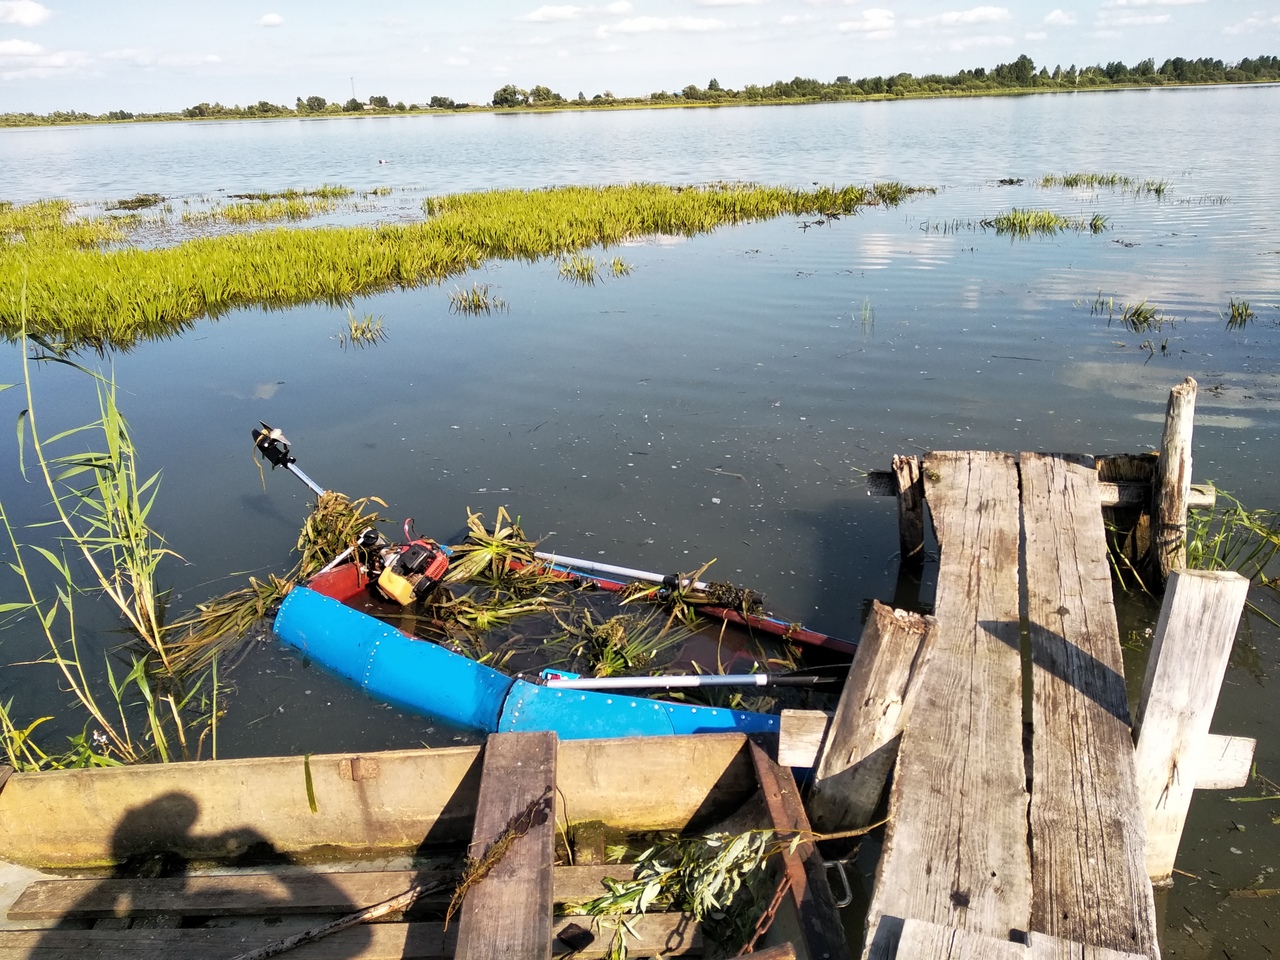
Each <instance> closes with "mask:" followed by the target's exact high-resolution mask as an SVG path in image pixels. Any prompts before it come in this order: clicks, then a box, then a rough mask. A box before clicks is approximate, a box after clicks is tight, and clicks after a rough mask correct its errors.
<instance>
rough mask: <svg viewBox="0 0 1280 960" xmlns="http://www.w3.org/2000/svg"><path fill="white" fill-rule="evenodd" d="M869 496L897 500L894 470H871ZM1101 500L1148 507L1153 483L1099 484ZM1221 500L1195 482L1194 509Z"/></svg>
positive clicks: (1211, 487) (1190, 493) (1108, 503)
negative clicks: (895, 498) (894, 498)
mask: <svg viewBox="0 0 1280 960" xmlns="http://www.w3.org/2000/svg"><path fill="white" fill-rule="evenodd" d="M867 495H868V496H871V497H896V496H897V495H898V477H897V475H896V474H895V473H894V472H893V471H892V470H869V471H867ZM1098 499H1099V501H1100V502H1101V504H1102V506H1104V507H1147V506H1149V505H1150V503H1151V484H1150V483H1149V482H1146V483H1143V482H1139V481H1125V480H1118V481H1106V480H1104V481H1102V482H1101V483H1099V484H1098ZM1217 500H1218V491H1217V488H1215V487H1214V485H1213V484H1211V483H1193V484H1191V489H1190V490H1189V491H1188V493H1187V506H1188V507H1189V508H1190V509H1192V510H1207V509H1210V508H1212V507H1213V505H1214V504H1215V503H1217Z"/></svg>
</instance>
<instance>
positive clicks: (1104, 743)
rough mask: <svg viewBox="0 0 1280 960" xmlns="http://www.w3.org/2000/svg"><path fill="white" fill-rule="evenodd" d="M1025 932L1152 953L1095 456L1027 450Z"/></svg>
mask: <svg viewBox="0 0 1280 960" xmlns="http://www.w3.org/2000/svg"><path fill="white" fill-rule="evenodd" d="M1021 473H1022V516H1023V525H1024V528H1025V531H1026V579H1027V620H1028V629H1029V634H1030V641H1031V662H1032V714H1031V717H1032V719H1031V723H1032V731H1033V734H1032V751H1031V752H1032V758H1033V766H1032V783H1033V785H1034V786H1033V789H1032V791H1031V811H1030V822H1031V849H1032V863H1031V877H1032V908H1031V929H1032V930H1033V931H1037V932H1041V933H1046V934H1050V935H1052V936H1055V937H1058V938H1061V939H1064V940H1069V941H1074V942H1078V943H1087V944H1091V945H1094V946H1102V947H1107V948H1110V949H1115V950H1128V951H1130V952H1134V953H1139V954H1143V955H1146V956H1156V955H1158V947H1157V944H1156V913H1155V901H1154V899H1153V896H1152V892H1151V883H1150V881H1149V880H1148V879H1147V875H1146V868H1145V864H1144V851H1145V828H1144V824H1143V820H1142V816H1141V813H1140V807H1139V804H1138V789H1137V781H1136V776H1135V773H1134V758H1133V734H1132V730H1131V728H1130V725H1129V701H1128V695H1127V692H1126V689H1125V682H1124V663H1123V655H1122V652H1121V649H1120V631H1119V627H1118V626H1117V624H1116V615H1115V605H1114V601H1113V599H1112V596H1111V570H1110V566H1109V565H1108V562H1107V544H1106V534H1105V531H1104V529H1103V525H1102V512H1101V510H1100V508H1099V506H1098V496H1097V471H1096V470H1095V468H1094V464H1093V458H1092V457H1065V456H1057V455H1050V454H1030V453H1024V454H1023V455H1022V457H1021Z"/></svg>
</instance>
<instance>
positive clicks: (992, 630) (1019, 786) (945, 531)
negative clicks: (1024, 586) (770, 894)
mask: <svg viewBox="0 0 1280 960" xmlns="http://www.w3.org/2000/svg"><path fill="white" fill-rule="evenodd" d="M924 466H925V470H924V473H925V493H926V496H927V498H928V503H929V510H930V513H931V514H932V516H933V521H934V528H935V532H936V533H937V536H938V543H939V545H940V547H941V556H940V560H939V570H938V586H937V595H936V600H935V604H934V616H935V617H936V618H937V622H938V626H937V636H936V637H935V638H934V640H933V648H932V652H931V655H930V660H929V664H928V666H927V668H926V669H925V671H924V674H923V676H922V678H921V683H920V687H919V690H918V691H917V692H916V694H915V696H914V698H913V703H912V707H911V723H910V724H909V725H908V726H907V729H906V730H905V731H904V732H903V735H902V743H901V745H900V747H899V750H898V763H897V767H896V772H895V774H894V783H893V789H892V790H891V791H890V804H891V806H890V811H891V817H892V819H891V820H890V823H889V826H888V828H887V832H886V835H885V845H884V850H883V853H882V855H881V858H880V865H879V868H878V870H877V874H876V887H875V892H874V894H873V896H872V901H871V907H870V911H869V914H868V919H867V929H868V936H867V943H868V944H869V945H870V947H869V949H868V954H867V955H869V956H872V957H888V956H892V953H891V952H886V951H890V950H892V949H893V948H895V947H896V932H895V931H893V930H888V931H887V932H886V935H885V936H877V927H878V925H879V923H880V918H881V917H882V916H888V917H901V918H906V919H918V920H927V921H930V922H933V923H937V924H939V925H941V926H945V927H959V928H961V929H964V930H967V931H969V932H972V933H978V934H982V935H985V936H990V937H995V938H997V939H1000V938H1006V939H1007V938H1008V937H1009V934H1010V931H1021V930H1026V929H1027V925H1028V921H1029V919H1030V914H1031V876H1030V874H1031V867H1030V860H1029V856H1028V852H1027V793H1026V772H1025V769H1024V764H1023V752H1022V663H1021V656H1020V653H1019V611H1018V529H1019V517H1018V477H1017V469H1016V464H1015V463H1014V460H1013V458H1012V457H1011V456H1009V455H1008V454H1000V453H982V452H959V453H938V454H934V455H933V456H931V457H929V458H928V459H926V461H925V465H924Z"/></svg>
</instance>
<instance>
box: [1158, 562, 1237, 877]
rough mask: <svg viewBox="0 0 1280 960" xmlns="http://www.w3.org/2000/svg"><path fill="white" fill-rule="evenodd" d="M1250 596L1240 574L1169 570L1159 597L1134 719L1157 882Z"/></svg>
mask: <svg viewBox="0 0 1280 960" xmlns="http://www.w3.org/2000/svg"><path fill="white" fill-rule="evenodd" d="M1248 591H1249V581H1248V580H1246V579H1245V578H1244V577H1242V576H1240V575H1239V574H1238V573H1231V572H1223V571H1209V570H1175V571H1173V573H1172V574H1171V575H1170V578H1169V583H1168V587H1167V589H1166V590H1165V595H1164V603H1163V605H1162V606H1161V607H1160V619H1159V621H1158V622H1157V624H1156V634H1155V639H1154V640H1153V642H1152V646H1151V655H1150V657H1149V659H1148V664H1147V675H1146V679H1145V681H1144V682H1143V688H1142V701H1141V703H1140V705H1139V714H1138V725H1139V731H1138V754H1137V768H1138V790H1139V793H1140V796H1141V804H1142V811H1143V815H1144V816H1145V818H1146V825H1147V870H1148V872H1149V874H1150V876H1151V879H1152V881H1153V882H1155V883H1167V882H1168V881H1169V880H1170V878H1171V876H1172V874H1173V864H1174V860H1175V858H1176V857H1177V854H1178V842H1179V840H1180V839H1181V837H1182V826H1183V823H1184V822H1185V821H1186V817H1187V808H1188V806H1189V805H1190V803H1191V791H1192V790H1193V789H1194V787H1195V784H1196V780H1197V777H1198V773H1197V770H1196V764H1197V762H1198V761H1199V758H1200V756H1201V753H1200V751H1201V749H1202V747H1201V744H1202V743H1203V740H1204V737H1205V735H1206V734H1207V733H1208V732H1209V722H1210V720H1211V719H1212V718H1213V711H1214V707H1215V706H1216V705H1217V703H1218V691H1219V689H1220V688H1221V686H1222V677H1223V675H1224V674H1225V673H1226V669H1227V660H1228V658H1229V657H1230V655H1231V646H1232V644H1233V643H1234V642H1235V636H1236V629H1237V627H1238V626H1239V623H1240V613H1241V611H1242V610H1243V608H1244V601H1245V597H1246V595H1247V594H1248Z"/></svg>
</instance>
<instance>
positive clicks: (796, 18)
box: [778, 13, 813, 27]
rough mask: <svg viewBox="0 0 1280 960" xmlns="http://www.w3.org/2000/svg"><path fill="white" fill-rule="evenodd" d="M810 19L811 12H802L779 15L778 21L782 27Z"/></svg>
mask: <svg viewBox="0 0 1280 960" xmlns="http://www.w3.org/2000/svg"><path fill="white" fill-rule="evenodd" d="M812 19H813V14H811V13H804V14H800V15H796V14H794V13H788V14H787V15H786V16H784V17H779V18H778V23H780V24H781V25H782V26H784V27H793V26H795V25H796V24H797V23H808V22H809V21H810V20H812Z"/></svg>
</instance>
